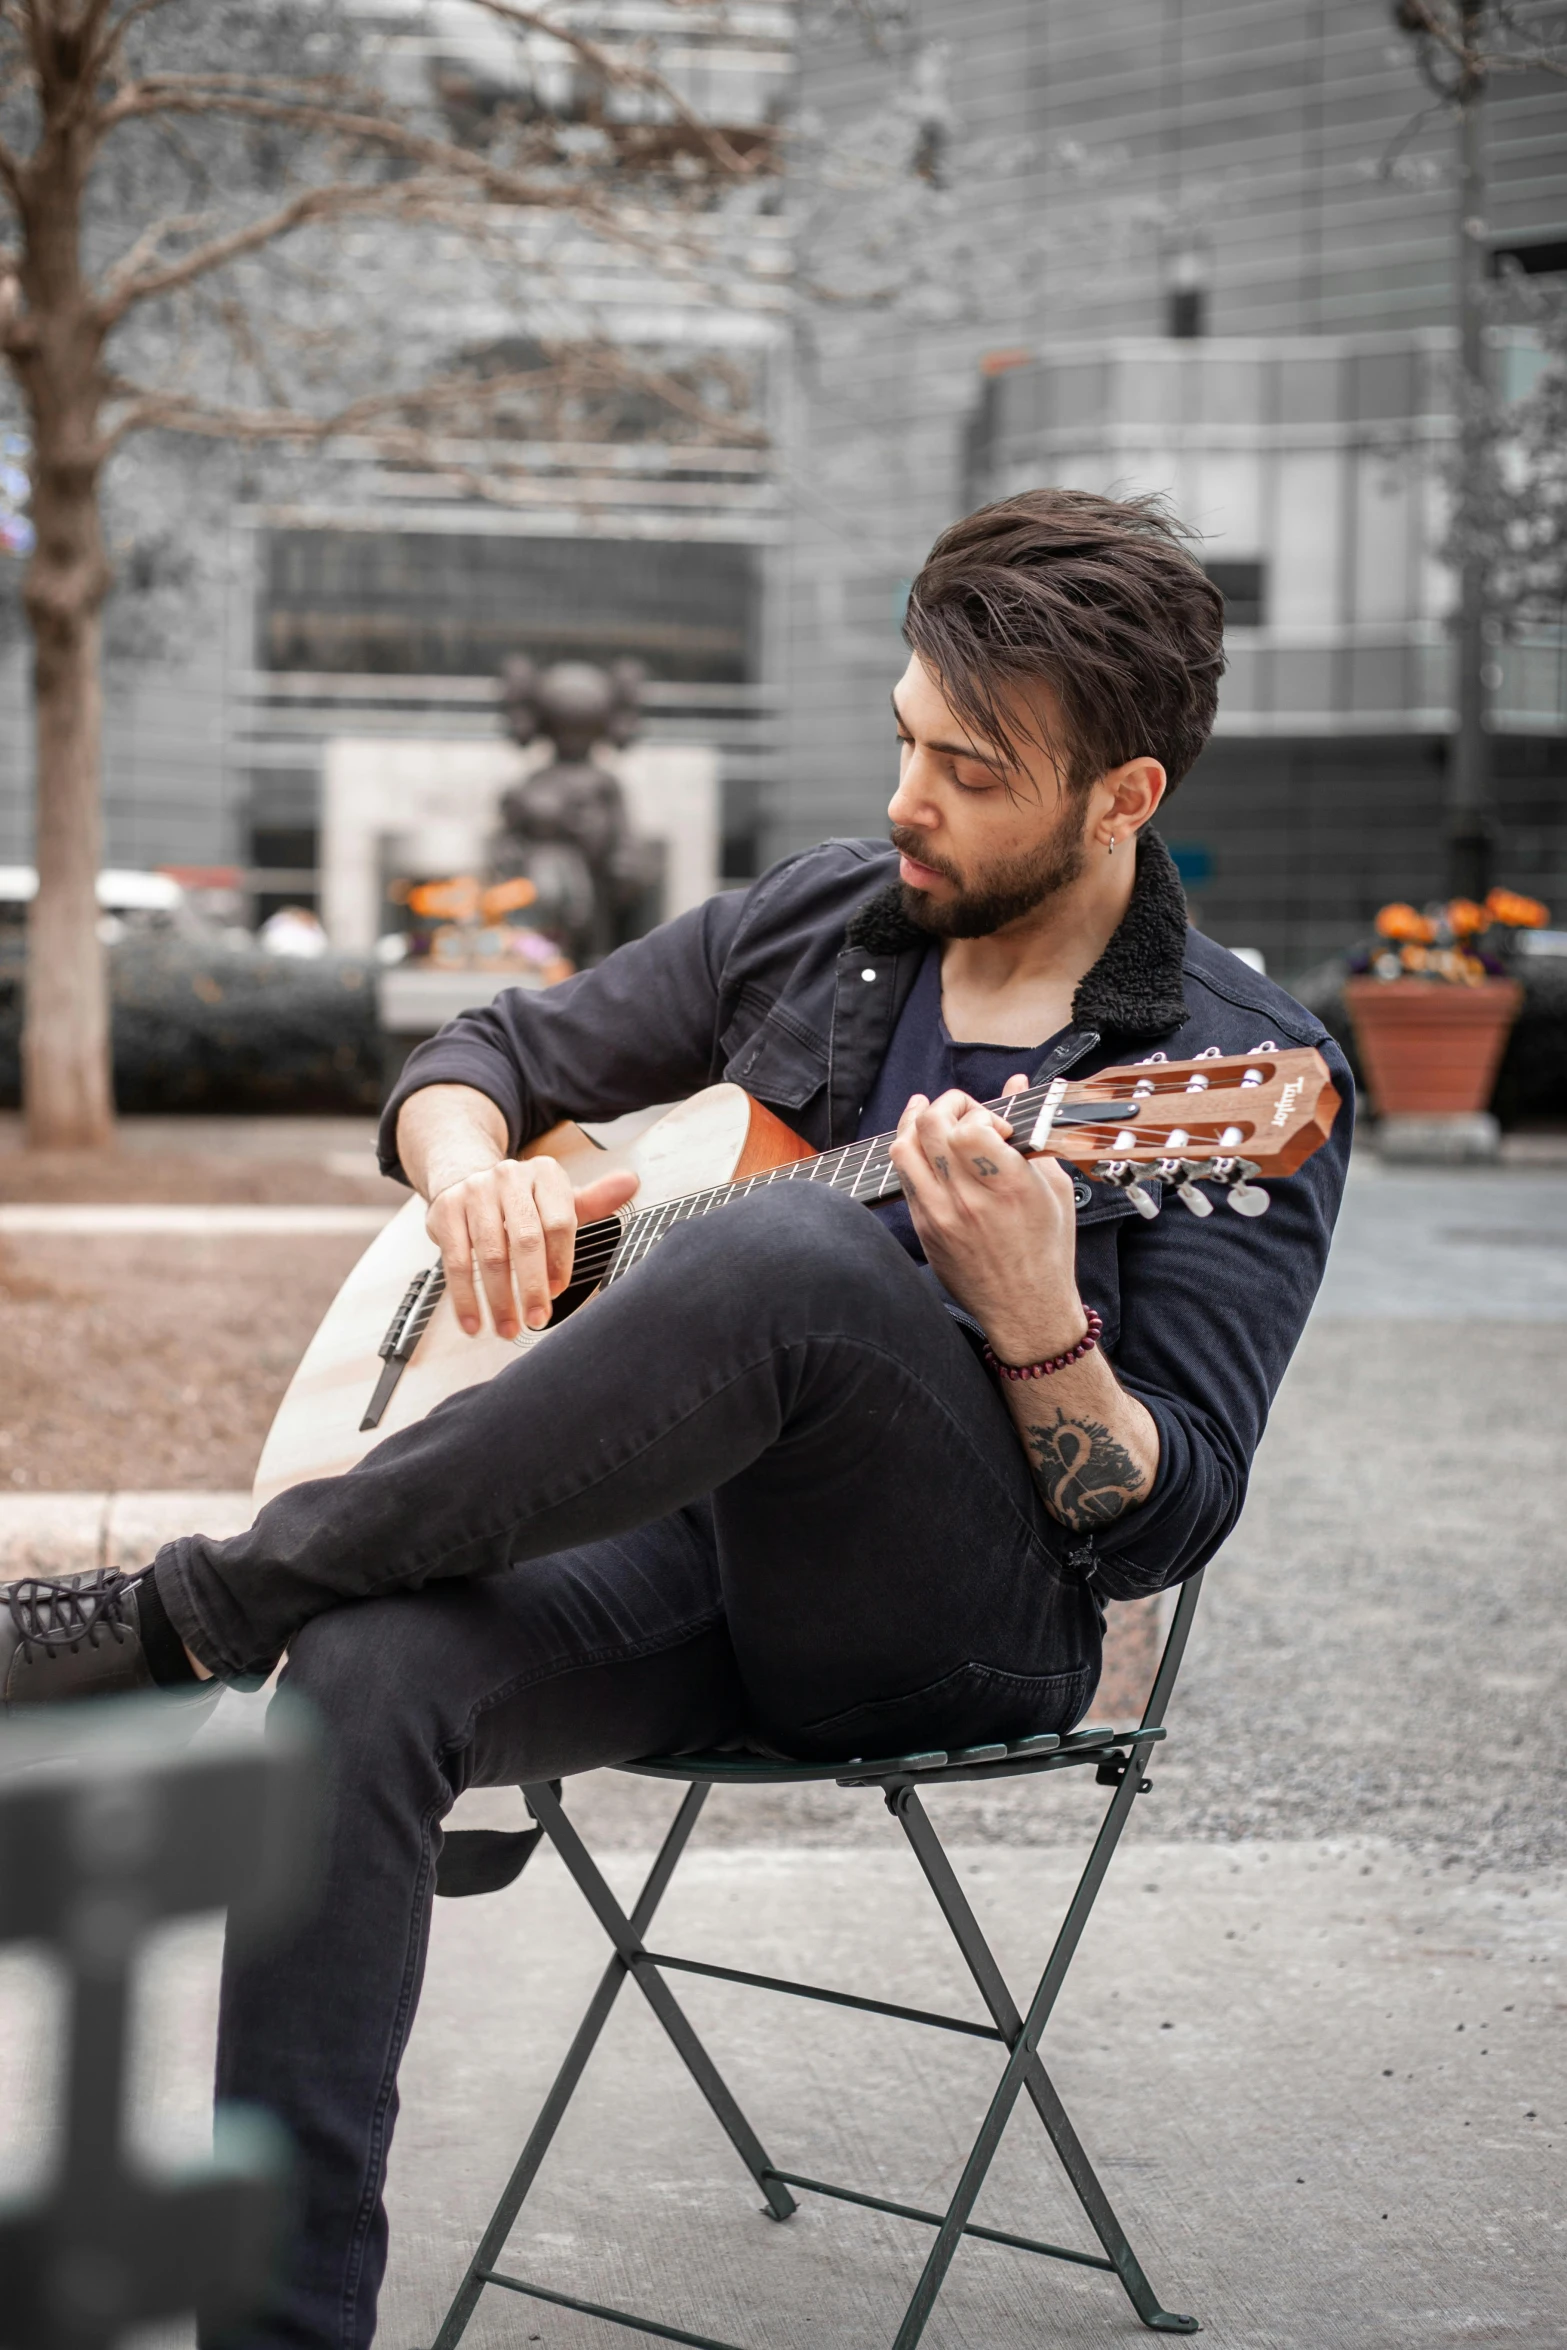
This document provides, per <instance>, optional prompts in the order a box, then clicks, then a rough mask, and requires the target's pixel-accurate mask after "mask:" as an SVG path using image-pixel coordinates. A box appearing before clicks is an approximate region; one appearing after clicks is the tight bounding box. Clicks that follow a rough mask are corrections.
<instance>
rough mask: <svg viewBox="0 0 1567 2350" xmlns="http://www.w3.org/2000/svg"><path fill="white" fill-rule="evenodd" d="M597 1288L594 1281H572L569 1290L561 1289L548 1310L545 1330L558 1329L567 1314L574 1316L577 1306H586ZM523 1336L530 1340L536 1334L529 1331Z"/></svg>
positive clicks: (596, 1283)
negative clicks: (548, 1315) (548, 1316)
mask: <svg viewBox="0 0 1567 2350" xmlns="http://www.w3.org/2000/svg"><path fill="white" fill-rule="evenodd" d="M597 1288H598V1282H597V1280H596V1279H594V1280H592V1281H574V1282H573V1283H572V1285H571V1287H570V1288H569V1289H563V1290H562V1291H561V1293H560V1295H559V1297H558V1298H556V1300H555V1302H554V1305H553V1306H552V1307H551V1309H550V1318H549V1320H548V1322H547V1323H546V1324H545V1328H546V1329H547V1330H554V1329H556V1328H558V1326H559V1325H560V1324H561V1323H562V1322H564V1321H565V1319H566V1317H567V1315H568V1314H574V1313H575V1312H576V1310H577V1308H578V1306H585V1305H586V1304H587V1302H588V1299H589V1298H590V1297H591V1296H592V1295H593V1293H594V1291H595V1290H596V1289H597ZM523 1335H524V1337H525V1338H532V1337H534V1336H536V1335H537V1333H535V1332H534V1331H531V1330H529V1331H525V1332H524V1333H523Z"/></svg>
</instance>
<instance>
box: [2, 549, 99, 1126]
mask: <svg viewBox="0 0 1567 2350" xmlns="http://www.w3.org/2000/svg"><path fill="white" fill-rule="evenodd" d="M91 520H92V523H93V525H94V526H96V523H97V514H96V510H95V508H94V510H93V511H92V514H91ZM41 536H42V534H41V533H40V537H41ZM33 629H34V646H35V653H34V666H33V680H34V684H33V692H34V707H35V713H36V717H35V724H36V739H37V762H38V784H37V847H36V850H35V855H36V859H37V864H38V895H37V897H36V898H35V899H34V900H33V904H32V909H31V915H30V920H29V924H28V936H27V1019H26V1025H25V1027H24V1029H23V1032H22V1098H23V1101H24V1104H25V1106H26V1111H27V1140H28V1142H29V1144H30V1145H31V1147H32V1148H33V1149H35V1150H87V1149H92V1148H93V1147H95V1146H97V1145H101V1144H103V1143H105V1142H107V1141H108V1140H109V1137H110V1133H111V1131H112V1127H113V1120H114V1099H113V1092H112V1086H111V1078H110V1060H109V990H108V974H107V971H106V968H105V963H104V953H103V947H102V945H101V944H100V942H99V938H98V868H99V865H100V863H101V862H102V844H103V819H102V815H101V812H100V806H99V791H98V772H99V759H100V754H101V748H102V737H103V726H102V715H103V699H102V687H101V684H100V681H99V651H100V639H101V624H100V621H99V616H98V610H97V607H96V605H94V607H93V609H92V610H90V611H85V612H82V611H79V612H74V613H69V614H54V615H50V616H49V617H48V618H44V619H40V617H39V616H38V615H37V614H35V615H34V621H33Z"/></svg>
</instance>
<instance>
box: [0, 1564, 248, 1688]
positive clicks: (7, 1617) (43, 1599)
mask: <svg viewBox="0 0 1567 2350" xmlns="http://www.w3.org/2000/svg"><path fill="white" fill-rule="evenodd" d="M139 1580H140V1578H139V1577H138V1576H135V1575H122V1574H121V1573H120V1571H119V1569H118V1568H116V1567H96V1568H94V1569H93V1571H92V1572H91V1573H90V1574H85V1575H55V1576H43V1575H29V1576H27V1577H25V1578H24V1580H23V1581H21V1582H19V1583H0V1706H3V1707H4V1710H5V1711H6V1712H7V1713H12V1712H15V1711H16V1710H17V1709H19V1708H20V1707H22V1706H24V1705H44V1704H52V1703H55V1702H57V1701H58V1700H60V1699H62V1698H71V1697H121V1696H124V1695H125V1694H126V1693H127V1692H128V1691H130V1690H133V1689H151V1688H153V1687H154V1686H155V1683H154V1681H153V1677H152V1671H151V1668H150V1667H149V1665H148V1663H147V1658H146V1653H145V1651H144V1649H143V1647H142V1638H141V1625H140V1621H139V1618H138V1616H137V1610H136V1586H137V1583H138V1582H139ZM202 1686H204V1684H203V1685H202Z"/></svg>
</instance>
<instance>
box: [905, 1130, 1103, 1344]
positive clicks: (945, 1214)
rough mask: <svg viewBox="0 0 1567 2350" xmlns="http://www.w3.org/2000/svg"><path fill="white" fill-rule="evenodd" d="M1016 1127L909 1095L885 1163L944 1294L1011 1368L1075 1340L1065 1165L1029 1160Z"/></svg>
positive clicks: (1072, 1225)
mask: <svg viewBox="0 0 1567 2350" xmlns="http://www.w3.org/2000/svg"><path fill="white" fill-rule="evenodd" d="M1010 1133H1011V1128H1010V1127H1009V1126H1007V1125H1005V1124H1004V1123H1003V1122H1002V1120H1001V1119H999V1118H998V1117H997V1116H996V1115H995V1113H994V1112H993V1111H991V1110H987V1109H986V1108H984V1106H983V1105H982V1104H981V1103H979V1102H976V1101H974V1100H973V1099H972V1098H971V1096H970V1095H968V1094H966V1093H958V1092H953V1093H944V1094H942V1095H941V1096H940V1097H939V1098H938V1099H937V1100H935V1101H928V1100H927V1099H926V1097H925V1096H924V1094H919V1093H917V1094H915V1095H914V1097H913V1099H912V1100H911V1101H910V1103H909V1105H908V1107H907V1109H906V1110H905V1111H904V1113H903V1116H902V1117H901V1118H900V1119H899V1121H898V1132H897V1137H896V1139H895V1140H894V1142H893V1144H892V1150H891V1157H892V1163H893V1165H894V1166H895V1167H896V1168H897V1170H898V1174H899V1176H900V1177H901V1179H902V1183H903V1196H904V1198H905V1199H906V1200H907V1201H908V1203H909V1214H910V1216H911V1217H912V1218H913V1222H914V1229H915V1231H916V1232H917V1233H918V1235H919V1241H920V1246H921V1247H922V1248H923V1249H924V1251H925V1255H926V1257H927V1259H928V1261H929V1263H930V1265H931V1267H932V1269H933V1270H934V1272H935V1274H936V1277H937V1279H938V1280H939V1281H940V1282H941V1284H942V1286H943V1287H944V1288H945V1289H946V1291H947V1293H948V1295H949V1296H951V1297H953V1298H955V1299H956V1300H957V1302H958V1304H959V1305H960V1306H962V1307H964V1308H965V1310H966V1311H967V1312H969V1313H971V1314H972V1315H973V1317H974V1319H975V1321H976V1322H978V1324H979V1326H980V1328H981V1329H982V1330H983V1331H984V1333H985V1336H986V1338H987V1339H988V1340H989V1341H990V1344H991V1346H992V1347H993V1348H994V1349H995V1351H996V1353H997V1354H998V1355H999V1356H1000V1358H1001V1360H1002V1361H1003V1362H1007V1363H1029V1362H1039V1361H1041V1360H1043V1359H1045V1358H1046V1357H1049V1356H1051V1355H1057V1354H1064V1353H1065V1352H1066V1350H1067V1349H1068V1348H1069V1347H1073V1346H1075V1345H1076V1344H1077V1342H1078V1340H1079V1339H1080V1338H1081V1337H1082V1335H1083V1332H1084V1329H1085V1327H1086V1321H1087V1318H1086V1316H1085V1314H1084V1312H1083V1308H1082V1304H1081V1302H1080V1301H1079V1298H1078V1294H1077V1207H1076V1202H1075V1200H1074V1197H1073V1192H1072V1178H1071V1177H1070V1175H1069V1174H1068V1173H1067V1171H1066V1169H1065V1168H1064V1167H1063V1166H1062V1165H1061V1163H1060V1161H1059V1160H1057V1159H1051V1158H1043V1157H1041V1158H1037V1159H1025V1158H1024V1157H1023V1156H1022V1154H1021V1153H1020V1152H1018V1151H1015V1150H1013V1149H1011V1148H1010V1146H1009V1143H1008V1140H1007V1138H1008V1136H1009V1134H1010Z"/></svg>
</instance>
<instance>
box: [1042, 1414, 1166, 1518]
mask: <svg viewBox="0 0 1567 2350" xmlns="http://www.w3.org/2000/svg"><path fill="white" fill-rule="evenodd" d="M1024 1433H1025V1435H1026V1436H1027V1439H1028V1449H1029V1451H1030V1452H1031V1453H1032V1454H1033V1456H1034V1467H1035V1474H1036V1475H1037V1476H1038V1478H1039V1482H1040V1484H1041V1485H1042V1486H1043V1487H1044V1489H1045V1506H1046V1508H1047V1509H1048V1510H1049V1512H1050V1514H1051V1516H1052V1517H1053V1518H1056V1519H1059V1521H1060V1523H1061V1524H1062V1525H1063V1526H1067V1527H1070V1529H1071V1530H1072V1532H1073V1533H1074V1534H1086V1533H1087V1532H1088V1531H1089V1529H1090V1528H1091V1527H1094V1526H1109V1525H1111V1524H1113V1523H1114V1521H1115V1520H1116V1519H1117V1518H1118V1517H1120V1516H1121V1514H1122V1512H1123V1511H1125V1510H1129V1509H1131V1508H1132V1507H1133V1505H1134V1503H1135V1502H1136V1500H1137V1497H1138V1494H1139V1492H1140V1491H1141V1488H1142V1484H1143V1473H1142V1471H1141V1469H1139V1467H1138V1466H1137V1463H1136V1462H1135V1461H1134V1460H1133V1458H1132V1456H1131V1454H1130V1453H1129V1452H1128V1451H1127V1450H1126V1447H1125V1446H1124V1445H1122V1444H1118V1443H1117V1442H1116V1440H1115V1438H1114V1437H1113V1436H1112V1435H1111V1433H1110V1431H1109V1429H1108V1428H1106V1427H1105V1426H1103V1424H1102V1423H1101V1422H1100V1421H1098V1420H1077V1419H1070V1418H1069V1417H1068V1416H1067V1414H1066V1413H1065V1412H1060V1411H1058V1412H1057V1413H1056V1416H1055V1422H1054V1425H1053V1426H1051V1427H1045V1426H1042V1425H1040V1424H1038V1423H1036V1422H1033V1421H1030V1423H1029V1425H1028V1427H1027V1429H1026V1430H1025V1431H1024Z"/></svg>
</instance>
